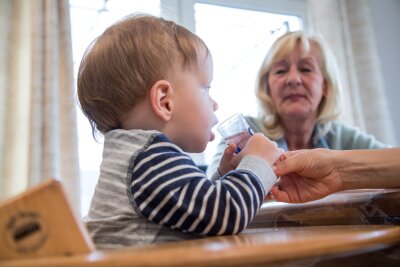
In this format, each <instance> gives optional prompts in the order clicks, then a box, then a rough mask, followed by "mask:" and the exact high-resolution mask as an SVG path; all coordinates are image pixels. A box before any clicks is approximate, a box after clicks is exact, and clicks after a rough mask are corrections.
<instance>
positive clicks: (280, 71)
mask: <svg viewBox="0 0 400 267" xmlns="http://www.w3.org/2000/svg"><path fill="white" fill-rule="evenodd" d="M274 73H275V74H284V73H286V70H284V69H280V70H276V71H275V72H274Z"/></svg>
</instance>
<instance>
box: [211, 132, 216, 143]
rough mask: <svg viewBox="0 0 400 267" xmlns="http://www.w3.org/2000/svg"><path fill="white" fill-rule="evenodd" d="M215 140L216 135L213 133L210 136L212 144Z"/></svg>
mask: <svg viewBox="0 0 400 267" xmlns="http://www.w3.org/2000/svg"><path fill="white" fill-rule="evenodd" d="M214 139H215V133H213V132H211V134H210V142H211V141H213V140H214Z"/></svg>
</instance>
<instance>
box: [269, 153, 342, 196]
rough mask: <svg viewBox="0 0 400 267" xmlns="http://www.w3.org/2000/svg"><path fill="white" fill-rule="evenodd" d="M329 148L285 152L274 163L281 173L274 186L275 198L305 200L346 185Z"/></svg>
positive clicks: (273, 193) (272, 191) (330, 192)
mask: <svg viewBox="0 0 400 267" xmlns="http://www.w3.org/2000/svg"><path fill="white" fill-rule="evenodd" d="M332 153H335V151H333V150H328V149H311V150H299V151H290V152H286V153H284V154H283V155H282V156H281V157H280V158H279V159H278V160H277V161H276V163H275V167H274V170H275V173H276V175H277V176H281V179H282V180H281V182H280V183H279V185H277V186H274V187H273V188H272V190H271V193H272V195H273V198H274V199H275V200H276V201H282V202H290V203H303V202H308V201H312V200H317V199H320V198H323V197H325V196H327V195H329V194H332V193H334V192H337V191H340V190H342V188H343V185H342V181H341V179H340V177H339V173H338V171H337V168H336V166H335V161H334V160H333V157H331V154H332Z"/></svg>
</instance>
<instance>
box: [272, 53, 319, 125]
mask: <svg viewBox="0 0 400 267" xmlns="http://www.w3.org/2000/svg"><path fill="white" fill-rule="evenodd" d="M268 88H269V90H270V91H269V93H270V97H271V99H272V102H273V104H274V105H275V108H276V111H277V113H278V115H279V117H281V119H282V120H283V122H285V121H286V122H287V121H289V120H291V119H297V120H306V119H310V118H313V119H316V117H317V112H318V106H319V104H320V102H321V99H322V97H323V96H324V95H325V94H326V86H325V82H324V77H323V75H322V72H321V68H320V65H319V60H318V50H317V47H316V46H315V45H312V46H311V50H310V52H309V53H308V54H306V55H303V52H302V49H301V47H300V46H299V45H298V46H297V47H296V48H295V49H294V50H293V51H292V52H291V53H289V54H288V56H287V57H286V58H284V59H282V60H281V61H279V62H277V63H276V64H274V65H273V66H272V68H271V71H270V72H269V75H268Z"/></svg>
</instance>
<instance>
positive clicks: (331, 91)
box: [256, 31, 342, 139]
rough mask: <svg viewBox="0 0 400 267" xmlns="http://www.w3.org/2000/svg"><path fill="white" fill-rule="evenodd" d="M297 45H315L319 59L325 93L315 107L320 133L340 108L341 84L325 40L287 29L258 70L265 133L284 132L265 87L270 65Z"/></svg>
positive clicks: (307, 49)
mask: <svg viewBox="0 0 400 267" xmlns="http://www.w3.org/2000/svg"><path fill="white" fill-rule="evenodd" d="M298 45H300V47H301V49H302V50H303V53H304V54H307V53H309V52H310V50H311V46H312V45H315V46H316V47H317V50H318V53H319V54H318V56H317V58H318V60H319V65H320V67H321V72H322V75H323V77H324V82H325V84H326V89H327V91H326V96H324V97H323V98H322V100H321V103H320V105H319V108H318V114H317V119H316V123H317V124H318V125H320V126H321V127H322V131H321V132H320V135H324V134H325V133H326V132H328V131H329V128H330V123H331V122H332V121H334V120H336V119H337V118H338V117H339V116H340V112H341V110H342V85H341V81H340V76H339V72H338V68H337V63H336V59H335V57H334V55H333V53H332V51H331V49H330V48H329V47H328V45H327V44H326V42H325V40H324V39H323V38H322V37H321V36H318V35H311V34H308V33H306V32H304V31H295V32H288V33H286V34H284V35H283V36H281V37H279V38H278V39H277V40H276V41H275V43H274V44H273V45H272V47H271V49H270V50H269V52H268V53H267V55H266V57H265V58H264V61H263V63H262V65H261V68H260V70H259V73H258V79H257V81H258V83H257V88H256V95H257V97H258V100H259V103H260V105H261V107H262V109H261V110H262V116H263V117H264V120H263V123H264V125H263V126H264V128H265V131H266V133H267V135H268V136H269V137H270V138H273V139H278V138H280V137H282V136H283V134H284V133H283V127H282V122H281V119H280V117H279V114H278V113H277V112H276V109H275V106H274V103H273V102H272V99H271V97H270V90H269V88H268V75H269V72H270V71H271V68H272V66H273V65H274V64H275V63H277V62H279V61H281V60H282V59H283V58H285V57H287V56H288V55H289V54H290V53H291V52H292V51H293V50H294V49H295V48H296V47H297V46H298Z"/></svg>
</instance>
